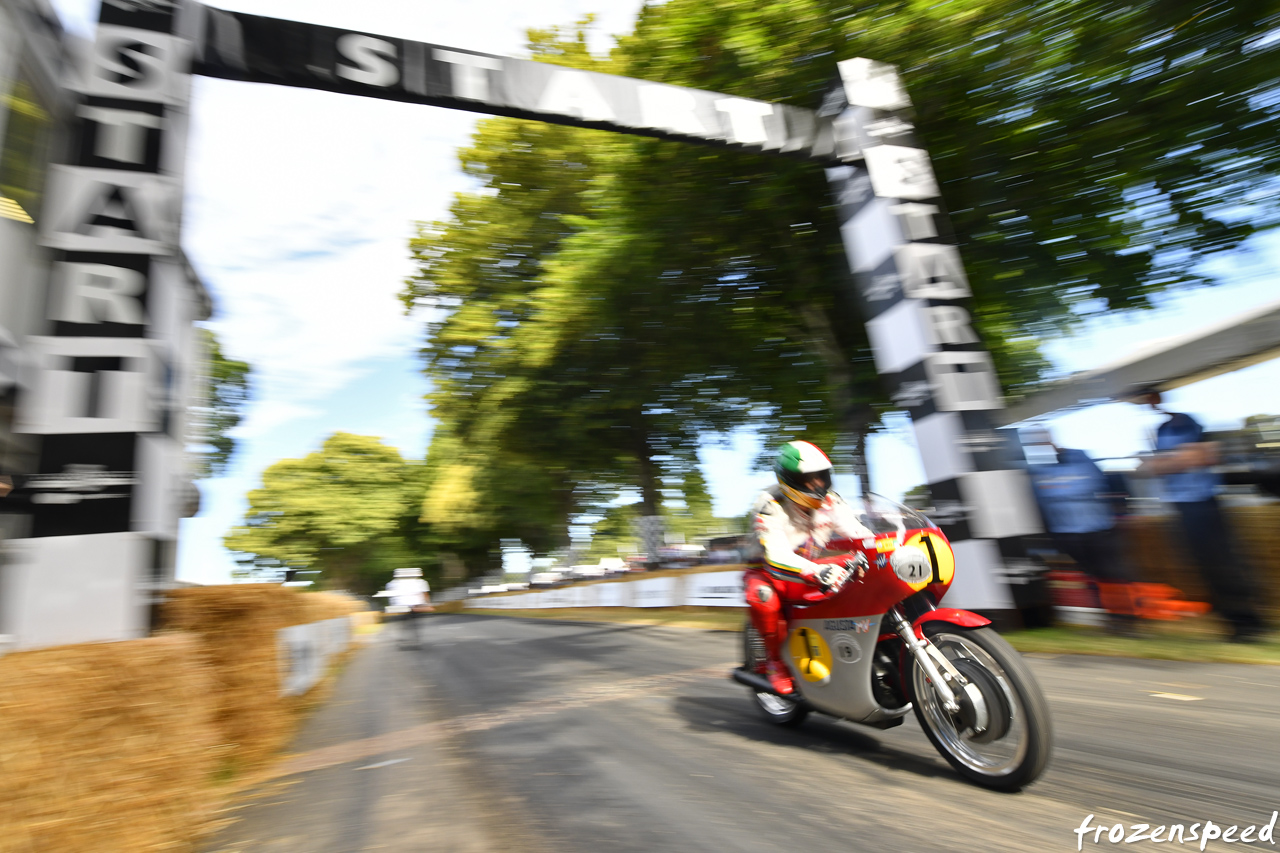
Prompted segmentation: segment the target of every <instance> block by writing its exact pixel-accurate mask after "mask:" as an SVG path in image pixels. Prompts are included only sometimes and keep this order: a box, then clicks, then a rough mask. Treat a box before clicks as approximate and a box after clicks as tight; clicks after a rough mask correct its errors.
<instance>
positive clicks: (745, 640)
mask: <svg viewBox="0 0 1280 853" xmlns="http://www.w3.org/2000/svg"><path fill="white" fill-rule="evenodd" d="M764 660H765V651H764V641H763V640H761V639H760V634H759V632H757V631H756V628H755V626H754V625H752V624H751V620H750V619H748V620H747V624H746V626H744V627H743V629H742V661H743V665H744V666H745V667H746V668H747V669H748V670H750V671H752V672H758V671H759V669H760V665H761V664H763V663H764ZM748 689H750V688H748ZM751 696H752V698H753V699H755V702H756V707H757V708H759V709H760V713H761V714H763V715H764V718H765V719H766V720H768V721H769V722H771V723H773V724H774V725H775V726H784V727H787V728H791V727H794V726H798V725H800V724H801V723H803V722H804V718H805V717H807V716H809V708H808V707H807V706H806V705H805V704H804V703H803V702H792V701H790V700H788V699H784V698H782V697H781V696H778V695H776V694H773V693H759V692H757V691H755V690H752V691H751Z"/></svg>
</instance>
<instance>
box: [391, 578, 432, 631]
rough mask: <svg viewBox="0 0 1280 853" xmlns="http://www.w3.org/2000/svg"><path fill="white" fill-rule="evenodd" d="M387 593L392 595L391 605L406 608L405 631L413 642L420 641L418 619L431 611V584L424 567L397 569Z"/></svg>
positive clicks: (403, 617) (404, 617)
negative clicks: (425, 577)
mask: <svg viewBox="0 0 1280 853" xmlns="http://www.w3.org/2000/svg"><path fill="white" fill-rule="evenodd" d="M387 593H388V594H389V595H390V597H391V606H392V607H396V608H405V609H404V611H403V612H404V616H402V617H401V618H402V619H403V621H404V625H405V631H406V632H407V633H408V634H409V635H410V637H411V642H414V643H416V642H418V639H419V636H418V620H419V619H420V618H421V617H422V614H423V613H427V612H430V611H431V610H433V609H434V608H433V607H432V606H431V586H430V585H429V584H428V583H427V582H426V581H425V580H423V578H422V569H416V568H414V569H396V571H395V576H394V578H392V580H391V581H389V582H388V583H387Z"/></svg>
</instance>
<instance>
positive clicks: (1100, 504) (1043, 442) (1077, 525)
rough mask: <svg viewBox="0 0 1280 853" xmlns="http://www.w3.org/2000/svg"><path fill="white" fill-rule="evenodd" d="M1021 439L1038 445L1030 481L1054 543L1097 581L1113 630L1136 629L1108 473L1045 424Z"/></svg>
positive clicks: (1027, 444)
mask: <svg viewBox="0 0 1280 853" xmlns="http://www.w3.org/2000/svg"><path fill="white" fill-rule="evenodd" d="M1022 443H1023V445H1024V446H1025V447H1028V448H1037V449H1038V450H1039V452H1038V453H1034V452H1033V461H1032V464H1031V466H1030V469H1029V470H1030V474H1031V483H1032V486H1033V487H1034V488H1035V495H1036V502H1037V503H1038V504H1039V506H1040V514H1041V515H1042V516H1043V517H1044V522H1045V527H1047V528H1048V530H1049V533H1050V534H1052V536H1053V541H1054V545H1055V547H1056V548H1057V549H1058V550H1059V551H1061V552H1062V553H1064V554H1066V555H1067V556H1068V557H1070V558H1071V559H1072V560H1074V561H1075V562H1076V565H1078V566H1079V567H1080V570H1081V571H1082V572H1084V573H1085V574H1087V575H1089V576H1090V577H1092V578H1093V579H1094V580H1095V581H1096V582H1097V583H1098V592H1099V596H1100V597H1101V599H1102V603H1103V606H1104V607H1105V608H1106V609H1107V611H1108V613H1109V614H1110V622H1111V624H1110V627H1111V629H1112V630H1114V631H1116V632H1118V633H1123V634H1132V633H1133V632H1134V630H1135V628H1136V624H1135V623H1136V619H1135V617H1134V609H1133V597H1132V595H1131V594H1130V589H1129V586H1128V585H1129V584H1130V583H1131V582H1132V581H1133V580H1134V577H1133V570H1132V567H1131V566H1130V565H1129V562H1128V561H1127V560H1126V559H1125V557H1124V553H1123V551H1124V549H1123V547H1122V543H1121V540H1120V536H1119V533H1118V531H1117V530H1116V529H1115V516H1114V514H1113V513H1112V510H1111V503H1110V494H1111V492H1112V484H1111V482H1110V481H1109V480H1108V479H1107V475H1106V474H1104V473H1102V470H1101V469H1099V468H1098V466H1097V464H1096V463H1094V461H1093V460H1092V459H1090V458H1089V455H1088V454H1087V453H1085V452H1084V451H1083V450H1075V449H1072V448H1068V447H1058V446H1057V445H1056V444H1054V443H1053V436H1052V435H1051V434H1050V433H1049V431H1048V430H1047V429H1045V428H1044V427H1031V428H1029V429H1026V430H1024V431H1023V433H1022Z"/></svg>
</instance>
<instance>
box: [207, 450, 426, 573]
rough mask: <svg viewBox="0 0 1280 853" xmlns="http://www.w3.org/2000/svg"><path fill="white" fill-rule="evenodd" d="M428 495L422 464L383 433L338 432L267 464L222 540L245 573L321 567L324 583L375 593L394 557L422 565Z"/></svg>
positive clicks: (401, 560)
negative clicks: (422, 520)
mask: <svg viewBox="0 0 1280 853" xmlns="http://www.w3.org/2000/svg"><path fill="white" fill-rule="evenodd" d="M422 494H423V482H422V467H421V465H420V464H419V463H414V462H412V461H406V460H404V459H402V458H401V456H400V454H399V452H397V451H396V450H395V448H393V447H388V446H387V445H385V444H383V443H382V442H381V441H380V440H379V439H376V438H369V437H366V436H360V435H351V434H349V433H341V432H339V433H334V434H333V435H332V436H330V437H329V438H328V439H327V440H326V441H325V442H324V446H323V447H321V449H320V450H318V451H316V452H314V453H310V454H308V455H307V456H305V457H303V458H301V459H282V460H280V461H279V462H276V463H275V464H273V465H271V466H270V467H269V468H267V470H266V471H264V472H263V475H262V487H261V488H258V489H254V490H253V491H251V492H249V495H248V498H249V510H248V512H247V513H246V514H245V519H244V523H243V525H241V526H239V527H236V528H234V529H232V530H231V531H230V532H229V533H228V534H227V535H226V537H225V538H224V540H223V541H224V544H225V545H226V547H227V548H228V549H230V550H231V551H234V552H237V553H238V554H240V555H242V556H241V558H240V559H241V563H242V565H243V566H245V572H246V574H253V573H254V572H255V571H256V572H258V573H263V572H264V571H265V572H266V573H267V574H274V573H279V572H281V571H283V570H284V569H307V570H318V571H319V572H320V573H321V574H320V583H321V585H322V586H326V587H330V588H343V589H348V590H351V591H353V592H361V593H372V592H374V591H376V590H377V589H378V588H380V587H381V586H382V584H383V582H384V581H385V580H386V578H387V577H388V576H389V575H390V570H391V569H392V568H395V567H396V566H395V565H394V564H396V563H401V564H403V563H406V562H407V563H409V564H410V565H420V562H421V560H422V558H423V557H424V542H425V540H424V538H423V533H422V531H421V530H419V529H418V527H419V525H418V515H419V508H420V506H421V502H422ZM410 561H412V562H410ZM425 568H427V567H424V569H425Z"/></svg>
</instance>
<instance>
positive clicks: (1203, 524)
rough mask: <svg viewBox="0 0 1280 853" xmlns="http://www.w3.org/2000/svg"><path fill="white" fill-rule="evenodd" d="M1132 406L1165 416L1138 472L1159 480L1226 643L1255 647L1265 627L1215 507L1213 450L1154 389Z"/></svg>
mask: <svg viewBox="0 0 1280 853" xmlns="http://www.w3.org/2000/svg"><path fill="white" fill-rule="evenodd" d="M1133 402H1135V403H1138V404H1139V405H1144V406H1149V407H1151V408H1152V409H1153V410H1155V411H1157V412H1161V413H1163V414H1166V415H1168V419H1167V420H1165V421H1164V422H1163V423H1161V424H1160V426H1159V428H1158V429H1157V430H1156V446H1155V450H1156V452H1155V454H1154V455H1153V456H1151V457H1150V458H1148V459H1146V460H1144V461H1143V463H1142V465H1141V466H1140V467H1139V468H1138V473H1139V474H1140V475H1147V476H1154V477H1159V478H1160V481H1161V485H1162V486H1163V490H1164V495H1163V497H1164V500H1165V501H1167V502H1169V503H1172V504H1173V505H1174V507H1175V509H1176V510H1177V513H1178V516H1179V518H1180V520H1181V522H1182V535H1183V537H1185V539H1186V545H1187V550H1188V551H1189V552H1190V554H1191V558H1192V560H1194V561H1195V564H1196V566H1197V568H1198V569H1199V570H1200V575H1201V577H1202V578H1204V582H1205V584H1206V585H1207V586H1208V587H1209V593H1210V596H1211V598H1212V599H1213V607H1214V609H1215V610H1217V611H1218V615H1219V616H1221V617H1222V618H1223V619H1225V620H1226V621H1227V622H1228V623H1230V625H1231V637H1230V639H1231V641H1232V642H1237V643H1248V642H1256V641H1257V640H1258V639H1260V638H1261V636H1262V635H1263V634H1264V633H1265V632H1266V623H1265V622H1264V621H1263V619H1262V616H1261V614H1260V613H1259V610H1258V605H1257V601H1256V599H1257V596H1258V586H1257V583H1256V581H1255V580H1254V576H1253V571H1252V568H1251V567H1250V566H1249V565H1248V564H1247V563H1246V562H1244V560H1243V559H1242V558H1241V557H1240V555H1239V553H1238V551H1237V550H1236V548H1235V547H1234V544H1233V540H1232V537H1231V534H1230V532H1229V531H1228V529H1227V521H1226V518H1225V516H1224V515H1223V512H1222V507H1221V505H1220V504H1219V502H1218V491H1219V488H1220V487H1221V484H1222V480H1221V477H1220V476H1219V475H1218V474H1216V473H1214V471H1213V470H1212V466H1213V465H1214V464H1216V463H1217V461H1218V448H1217V445H1216V444H1214V443H1213V442H1211V441H1206V440H1205V438H1204V429H1203V427H1201V426H1200V424H1199V423H1198V422H1197V421H1196V419H1195V418H1193V417H1191V416H1190V415H1187V414H1182V413H1177V412H1170V411H1168V410H1167V409H1165V408H1164V406H1163V397H1162V396H1161V394H1160V390H1159V389H1158V388H1152V387H1148V388H1143V389H1140V390H1139V391H1138V392H1137V393H1136V394H1135V395H1134V396H1133Z"/></svg>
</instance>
